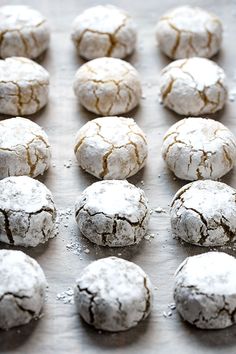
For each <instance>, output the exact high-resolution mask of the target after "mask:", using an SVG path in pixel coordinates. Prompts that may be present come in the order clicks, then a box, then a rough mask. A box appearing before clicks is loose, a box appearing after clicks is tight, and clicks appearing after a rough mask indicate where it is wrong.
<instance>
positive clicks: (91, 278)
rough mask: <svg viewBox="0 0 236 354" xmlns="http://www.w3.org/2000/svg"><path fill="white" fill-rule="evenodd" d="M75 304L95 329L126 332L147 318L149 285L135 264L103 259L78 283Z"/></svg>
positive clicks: (89, 269)
mask: <svg viewBox="0 0 236 354" xmlns="http://www.w3.org/2000/svg"><path fill="white" fill-rule="evenodd" d="M75 303H76V305H77V308H78V312H79V314H80V315H81V316H82V318H83V319H84V320H85V321H86V322H87V323H88V324H90V325H92V326H94V327H95V328H97V329H102V330H105V331H110V332H119V331H125V330H127V329H129V328H131V327H134V326H136V325H137V324H138V323H139V322H140V321H142V320H144V319H145V318H146V317H147V316H148V315H149V313H150V311H151V306H152V284H151V282H150V280H149V277H148V276H147V275H146V274H145V272H144V271H143V270H142V269H141V268H140V267H139V266H137V265H136V264H134V263H132V262H128V261H126V260H124V259H120V258H117V257H108V258H102V259H99V260H98V261H95V262H92V263H91V264H90V265H89V266H88V267H86V268H85V269H84V270H83V272H82V274H81V275H80V277H79V279H77V281H76V286H75Z"/></svg>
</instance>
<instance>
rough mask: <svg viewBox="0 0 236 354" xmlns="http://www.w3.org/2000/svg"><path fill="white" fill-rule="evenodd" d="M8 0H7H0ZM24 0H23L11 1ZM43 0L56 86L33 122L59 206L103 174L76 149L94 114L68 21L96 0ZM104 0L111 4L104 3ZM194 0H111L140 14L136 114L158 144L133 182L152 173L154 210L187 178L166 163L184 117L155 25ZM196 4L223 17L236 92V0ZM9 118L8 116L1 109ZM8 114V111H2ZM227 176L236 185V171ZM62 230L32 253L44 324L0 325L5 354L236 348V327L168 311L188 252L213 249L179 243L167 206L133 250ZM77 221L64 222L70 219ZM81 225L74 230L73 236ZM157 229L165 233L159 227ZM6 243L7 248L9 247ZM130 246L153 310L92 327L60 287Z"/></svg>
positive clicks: (224, 117)
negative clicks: (166, 85) (170, 93)
mask: <svg viewBox="0 0 236 354" xmlns="http://www.w3.org/2000/svg"><path fill="white" fill-rule="evenodd" d="M6 3H9V0H5V1H0V4H6ZM10 3H11V4H13V3H20V1H10ZM24 3H25V4H30V5H32V6H35V7H36V8H37V9H38V10H40V11H41V12H42V13H43V14H44V15H45V16H46V17H48V18H49V21H50V23H51V28H52V39H51V48H50V50H49V51H48V52H47V54H46V55H45V57H44V58H42V59H41V60H40V63H41V64H42V65H43V66H44V67H45V68H46V69H47V70H48V71H49V72H50V74H51V92H50V103H49V105H48V106H47V107H46V108H45V109H43V110H42V111H41V112H39V113H38V114H37V115H36V116H34V118H33V119H34V121H35V122H37V123H38V124H40V125H42V126H43V128H44V129H45V130H46V132H47V133H48V134H49V138H50V141H51V144H52V148H53V163H55V165H56V167H51V168H50V170H49V171H48V173H46V175H45V177H44V178H43V179H41V180H43V181H44V182H45V184H46V185H47V187H49V188H50V189H51V190H52V192H53V194H54V196H55V201H56V203H57V205H58V208H59V209H61V210H65V209H66V208H72V209H73V204H74V200H75V199H76V197H77V195H79V193H81V192H82V190H83V189H84V188H85V187H87V186H88V185H89V184H90V183H91V182H93V181H95V180H96V179H95V178H92V177H90V176H89V175H87V174H85V173H83V172H82V171H80V170H79V168H78V166H77V164H76V162H75V161H76V160H75V158H74V155H73V145H74V135H75V133H76V131H77V130H78V129H79V128H80V127H81V126H82V125H83V124H84V123H86V122H87V121H88V120H89V119H91V118H95V117H96V116H95V115H93V114H89V113H87V112H86V111H85V110H83V109H82V108H80V107H79V105H78V103H77V100H76V98H75V96H74V93H73V90H72V83H73V79H74V74H75V72H76V70H77V68H78V67H79V65H80V64H81V63H82V61H81V60H80V59H78V58H77V56H76V53H75V50H74V48H73V44H72V42H71V41H70V38H69V37H70V25H71V23H72V20H73V19H74V17H75V16H76V15H77V14H78V13H79V12H80V11H82V10H83V9H85V8H86V7H88V6H92V5H95V4H98V2H97V1H88V0H87V1H86V0H80V1H78V0H67V1H48V0H42V1H40V2H39V1H36V0H35V1H24ZM100 3H107V1H101V2H100ZM185 3H186V1H183V0H181V1H176V0H175V1H174V0H166V1H162V2H161V1H156V0H147V1H136V4H134V2H131V1H125V0H122V1H112V4H115V5H119V6H120V7H123V8H125V9H126V10H127V11H129V12H130V14H131V15H132V16H133V17H134V19H135V20H136V21H137V24H138V27H139V44H138V49H137V51H136V53H135V54H134V55H133V56H132V57H131V58H129V59H130V62H131V63H132V64H133V65H134V66H135V67H136V68H137V69H138V70H139V72H140V74H141V77H142V81H143V91H144V96H145V97H146V98H145V99H142V102H141V106H140V107H139V108H138V109H136V110H135V111H133V112H131V113H130V116H133V117H134V118H135V120H136V121H137V123H138V124H139V125H140V127H141V128H142V129H143V130H144V132H145V133H146V134H147V137H148V142H149V145H150V152H149V158H148V161H147V166H146V168H145V169H144V170H143V171H142V172H140V173H139V174H138V175H136V176H135V177H132V178H130V179H129V181H130V182H133V183H137V184H138V185H139V186H140V182H141V180H143V181H144V186H143V189H144V190H145V192H146V194H147V196H148V198H149V201H150V205H151V207H152V208H156V207H159V206H160V207H163V208H164V209H167V208H168V204H169V203H170V201H171V199H172V197H173V195H174V193H175V192H176V191H177V189H178V188H179V187H180V186H182V185H183V184H184V182H180V181H178V180H176V181H174V180H173V175H172V174H170V173H169V172H168V171H167V169H166V167H165V165H164V162H163V161H162V158H161V154H160V148H161V139H162V136H163V134H164V133H165V131H166V130H167V129H168V128H169V127H170V126H171V125H172V124H173V123H175V122H176V121H177V120H178V119H179V116H177V115H175V114H174V113H172V112H170V111H168V110H167V109H164V108H163V107H162V106H160V104H159V102H158V98H157V89H158V76H159V72H160V70H161V69H162V68H163V67H164V66H165V65H166V64H167V63H169V60H168V59H166V58H165V57H164V56H163V55H162V54H161V53H160V52H159V51H158V49H157V48H156V46H155V35H154V27H155V25H156V22H157V19H158V18H159V17H160V16H161V15H162V13H164V12H165V11H166V10H168V9H169V8H170V7H172V6H176V5H181V4H185ZM189 3H191V4H196V5H198V6H204V8H207V9H209V10H212V11H214V12H215V13H216V14H217V15H219V16H221V18H222V20H223V23H224V24H225V26H226V29H225V36H224V42H223V50H222V51H221V54H220V55H219V56H217V57H216V58H214V59H215V60H217V62H218V63H219V64H220V65H222V67H223V68H224V69H225V71H226V74H227V75H228V77H229V83H230V87H235V91H236V66H235V62H236V49H235V44H234V43H235V20H236V1H235V0H231V1H224V0H217V1H212V0H207V1H206V0H204V1H203V0H201V1H189ZM235 115H236V101H235V102H228V103H227V106H226V108H225V109H224V110H223V111H222V112H220V113H219V114H218V115H217V116H214V117H217V118H218V119H219V120H220V121H221V122H222V123H224V124H226V125H227V126H229V127H230V128H232V130H233V131H234V132H235V133H236V123H235ZM2 118H3V117H2ZM4 118H5V117H4ZM69 159H72V166H71V167H70V168H66V167H65V166H64V163H68V161H69ZM159 175H160V177H159ZM223 181H225V182H227V183H229V184H230V185H232V186H233V187H236V169H235V170H234V171H233V172H232V173H230V174H229V175H228V176H227V177H226V178H224V179H223ZM63 220H65V221H63V223H62V227H61V232H60V235H59V236H58V237H57V238H55V239H53V240H51V241H50V242H49V243H48V244H47V245H45V246H42V247H39V248H37V249H35V250H27V253H28V254H29V255H31V256H33V257H34V258H35V259H36V260H37V261H39V263H40V265H41V266H42V268H43V270H44V271H45V274H46V276H47V279H48V282H49V284H50V289H49V295H48V301H47V304H46V306H45V316H44V317H43V318H42V319H41V320H40V321H38V322H36V323H32V324H31V325H29V326H25V327H22V328H21V329H20V333H18V332H17V330H12V331H9V332H6V333H4V332H0V353H4V354H13V353H18V354H41V353H43V354H51V353H52V354H54V353H55V354H64V353H66V354H67V353H72V354H77V353H86V354H93V353H96V354H100V353H109V354H110V353H112V354H113V353H119V354H123V353H127V354H131V353H132V354H133V353H135V354H136V353H137V354H139V353H145V354H146V353H148V354H149V353H151V354H152V353H158V354H171V353H175V354H182V353H186V354H189V353H191V354H195V353H199V354H200V353H207V354H208V353H214V354H215V353H217V354H218V353H222V354H223V353H224V354H234V353H235V351H236V326H234V327H232V328H229V329H226V330H223V331H210V332H209V331H202V330H197V329H195V328H193V327H191V326H189V325H187V324H185V323H183V322H182V321H181V320H180V318H179V316H178V315H176V314H173V316H172V317H171V318H165V317H163V311H166V312H168V310H169V309H168V304H169V303H171V302H173V300H172V286H173V273H174V271H175V269H176V267H177V266H178V265H179V264H180V263H181V262H182V261H183V259H184V258H185V257H186V256H187V255H193V254H197V253H198V252H203V251H206V249H201V248H198V247H194V246H188V245H181V244H180V243H179V242H178V241H176V240H173V239H172V236H171V235H170V232H169V229H170V223H169V216H168V214H164V213H161V214H158V213H155V212H154V213H153V214H152V216H151V224H150V232H151V233H155V237H154V239H153V240H152V241H151V243H150V242H149V241H147V240H144V241H143V242H142V243H141V244H140V245H137V246H134V247H129V248H127V249H125V250H117V249H115V250H114V251H113V250H109V249H104V248H102V247H94V246H93V245H92V244H90V243H88V242H87V241H84V240H82V239H81V237H80V235H79V232H78V231H77V226H76V223H75V221H74V218H73V217H70V218H69V222H68V221H67V219H65V218H64V219H63ZM64 223H65V224H67V223H68V224H69V226H68V227H64V226H63V224H64ZM71 230H74V234H75V235H74V234H71ZM157 232H158V235H156V233H157ZM71 240H81V241H80V242H81V243H82V244H84V245H86V247H87V248H89V249H90V253H89V254H86V253H84V252H82V254H81V257H82V260H80V257H79V256H78V255H75V254H73V253H72V252H71V251H69V250H67V249H66V244H67V243H70V241H71ZM1 247H3V246H1ZM119 252H120V253H122V256H123V257H124V258H125V259H128V260H131V261H134V262H135V263H137V264H138V265H140V266H141V267H142V268H143V269H144V271H146V272H147V273H148V274H149V276H150V278H151V280H152V282H153V284H154V286H156V287H157V290H154V296H155V298H154V308H153V311H152V314H151V316H150V318H149V319H148V320H147V321H144V322H143V323H142V324H140V325H139V326H138V327H136V328H134V329H132V330H130V331H128V332H124V333H119V334H98V333H97V331H95V330H94V329H92V328H90V327H89V326H88V325H85V324H84V323H83V322H82V320H80V319H79V317H78V316H77V314H76V311H75V307H74V306H73V305H70V304H66V305H64V304H63V303H62V302H60V301H58V300H57V299H56V295H57V293H61V292H62V291H64V290H66V289H67V287H68V286H71V285H73V283H74V280H75V278H76V277H77V275H78V274H79V272H80V271H81V269H82V268H83V267H84V266H86V265H87V264H89V262H91V261H92V260H94V259H98V258H101V257H103V256H107V255H112V254H113V255H117V254H118V253H119Z"/></svg>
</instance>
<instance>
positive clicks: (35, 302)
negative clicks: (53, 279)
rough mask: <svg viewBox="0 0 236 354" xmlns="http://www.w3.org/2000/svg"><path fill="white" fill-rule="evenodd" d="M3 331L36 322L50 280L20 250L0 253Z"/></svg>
mask: <svg viewBox="0 0 236 354" xmlns="http://www.w3.org/2000/svg"><path fill="white" fill-rule="evenodd" d="M0 279H1V282H0V328H1V329H5V330H7V329H9V328H12V327H16V326H20V325H24V324H26V323H28V322H30V321H31V320H32V319H37V318H38V317H39V315H40V313H41V310H42V307H43V304H44V300H45V293H46V287H47V281H46V278H45V275H44V273H43V270H42V268H41V267H40V265H39V264H38V263H37V262H36V261H35V260H34V259H33V258H31V257H29V256H27V255H26V254H25V253H23V252H21V251H10V250H0Z"/></svg>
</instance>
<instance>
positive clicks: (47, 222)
mask: <svg viewBox="0 0 236 354" xmlns="http://www.w3.org/2000/svg"><path fill="white" fill-rule="evenodd" d="M0 195H1V200H0V241H1V242H4V243H8V244H10V245H14V246H25V247H28V246H33V247H35V246H37V245H38V244H40V243H44V242H46V241H48V239H49V238H51V237H54V227H55V221H56V208H55V205H54V201H53V197H52V194H51V192H50V191H49V190H48V189H47V187H46V186H45V185H44V184H43V183H41V182H39V181H36V180H35V179H33V178H30V177H27V176H19V177H8V178H4V179H3V180H1V181H0Z"/></svg>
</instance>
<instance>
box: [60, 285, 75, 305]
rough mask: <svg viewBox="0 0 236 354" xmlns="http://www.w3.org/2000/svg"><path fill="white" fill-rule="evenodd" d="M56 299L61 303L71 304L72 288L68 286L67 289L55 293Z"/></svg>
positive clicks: (72, 297)
mask: <svg viewBox="0 0 236 354" xmlns="http://www.w3.org/2000/svg"><path fill="white" fill-rule="evenodd" d="M57 300H58V301H62V302H63V304H73V303H74V290H73V289H72V288H71V287H68V288H67V290H65V291H62V292H61V293H58V294H57Z"/></svg>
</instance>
